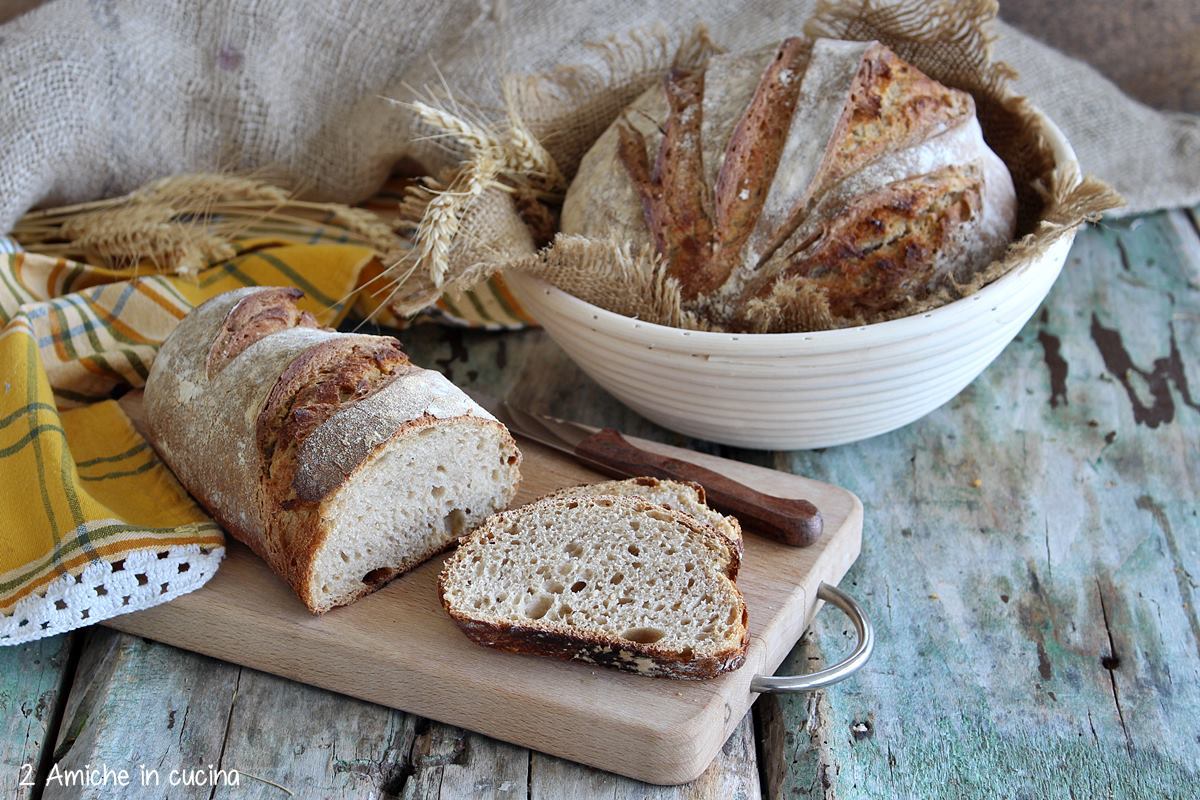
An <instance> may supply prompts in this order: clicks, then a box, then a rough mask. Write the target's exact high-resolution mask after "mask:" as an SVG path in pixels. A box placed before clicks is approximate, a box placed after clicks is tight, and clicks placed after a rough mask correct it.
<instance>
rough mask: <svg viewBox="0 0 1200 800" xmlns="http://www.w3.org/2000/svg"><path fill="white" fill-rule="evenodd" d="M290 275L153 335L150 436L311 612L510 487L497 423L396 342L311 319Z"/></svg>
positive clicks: (499, 503) (469, 523)
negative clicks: (157, 344) (158, 344)
mask: <svg viewBox="0 0 1200 800" xmlns="http://www.w3.org/2000/svg"><path fill="white" fill-rule="evenodd" d="M299 297H300V292H299V291H298V290H295V289H288V288H278V287H276V288H260V287H255V288H248V289H239V290H236V291H233V292H227V293H225V294H222V295H219V296H217V297H215V298H213V299H212V300H210V301H208V302H207V303H205V304H204V305H202V306H200V307H199V308H197V309H196V310H194V311H193V312H192V313H191V314H189V315H188V316H187V317H186V318H185V319H184V320H183V321H182V322H181V323H180V324H179V327H178V328H176V330H175V331H174V332H173V333H172V334H171V336H170V337H169V338H168V339H167V341H166V342H165V343H164V344H163V346H162V349H161V350H160V351H159V354H158V356H157V358H156V359H155V361H154V365H153V368H152V369H151V371H150V377H149V379H148V380H147V382H146V411H147V422H148V423H149V431H150V436H151V439H152V441H153V443H154V445H155V447H156V448H157V449H158V451H159V453H161V455H162V457H163V459H164V460H165V461H166V462H167V464H169V465H170V467H171V469H172V470H173V471H174V472H175V474H176V475H177V476H178V477H179V479H180V481H181V482H182V483H183V484H184V486H186V487H187V488H188V490H189V491H190V492H191V493H192V494H193V495H195V497H196V498H197V499H198V500H199V501H200V502H201V503H202V504H203V505H204V506H205V507H206V508H207V509H208V510H209V512H210V513H211V514H212V515H213V517H214V518H215V519H216V520H217V521H218V522H219V523H220V524H221V525H222V527H224V528H225V529H226V530H228V531H229V532H230V533H231V534H232V535H233V536H235V537H236V538H238V539H240V540H241V541H243V542H245V543H246V544H247V545H249V546H250V547H251V549H253V550H254V551H255V552H256V553H257V554H258V555H259V556H261V557H262V558H263V559H264V560H265V561H266V562H267V564H268V565H270V567H271V569H272V570H274V571H275V572H276V573H277V574H278V575H280V576H281V577H283V578H284V579H285V580H286V581H287V582H288V583H289V584H291V586H292V588H293V589H294V590H295V591H296V594H297V595H299V597H300V599H301V600H302V601H303V602H304V604H305V605H306V606H307V607H308V608H309V610H310V611H312V612H313V613H318V614H319V613H322V612H324V611H327V610H329V609H330V608H333V607H334V606H340V605H345V604H346V603H350V602H352V601H354V600H355V599H357V598H359V597H361V596H363V595H365V594H367V593H369V592H372V591H374V590H375V589H378V588H379V587H380V586H382V585H384V584H385V583H387V582H388V581H389V580H391V579H392V578H394V577H395V576H397V575H399V574H400V573H402V572H404V571H406V570H408V569H411V568H412V567H415V566H416V565H418V564H420V563H421V562H422V561H424V560H426V559H428V558H429V557H430V556H432V555H434V554H435V553H438V552H440V551H441V550H444V549H445V548H446V547H447V546H449V545H450V544H451V543H452V542H453V541H454V540H455V539H456V538H457V537H459V536H460V535H462V534H463V533H464V532H465V531H467V530H470V529H471V528H472V527H473V526H474V525H476V524H478V523H479V522H481V521H482V520H484V519H486V518H487V517H488V516H489V515H490V514H492V513H494V512H496V511H499V510H500V509H503V508H505V507H506V506H507V505H508V503H509V501H510V500H511V499H512V497H513V495H514V493H515V492H516V486H517V482H518V480H519V478H520V472H519V463H520V459H521V455H520V453H519V452H518V450H517V447H516V444H515V442H514V441H513V439H512V436H510V435H509V433H508V430H507V429H506V428H505V427H504V426H503V425H501V424H500V423H499V422H497V421H496V420H495V419H494V418H493V417H492V416H491V415H490V414H488V413H487V412H486V411H484V410H483V409H482V408H480V407H479V406H478V405H476V404H475V403H474V402H473V401H472V400H471V399H470V398H469V397H467V396H466V395H465V394H463V392H462V391H460V390H459V389H458V388H457V387H456V386H454V384H452V383H451V382H450V381H448V380H447V379H446V378H445V377H444V376H442V375H441V374H440V373H438V372H434V371H432V370H425V369H421V368H420V367H417V366H415V365H413V364H411V363H410V362H409V360H408V357H407V356H405V354H404V352H403V351H402V350H401V348H400V344H399V342H397V341H396V340H395V339H392V338H390V337H386V336H359V335H352V334H345V333H338V332H336V331H331V330H325V329H322V328H319V327H317V325H316V322H315V321H314V320H313V318H312V317H311V316H309V315H308V314H306V313H304V312H303V311H301V310H300V309H299V308H298V307H297V305H296V301H297V299H298V298H299Z"/></svg>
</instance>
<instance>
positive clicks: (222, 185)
mask: <svg viewBox="0 0 1200 800" xmlns="http://www.w3.org/2000/svg"><path fill="white" fill-rule="evenodd" d="M330 229H332V232H334V233H338V232H340V235H341V238H344V239H346V240H347V241H350V242H353V243H356V244H361V245H364V246H368V247H371V248H372V249H374V250H376V251H377V252H379V253H380V254H383V255H385V256H386V257H387V258H393V257H395V254H396V253H398V252H400V251H401V250H404V249H405V248H406V246H407V243H406V241H405V240H404V239H403V238H402V237H401V236H399V234H397V233H396V232H395V231H394V230H393V229H392V227H391V226H389V225H388V224H387V223H386V222H385V221H383V220H382V219H381V218H379V217H378V216H376V215H375V214H373V213H371V212H370V211H367V210H365V209H357V208H351V207H349V206H345V205H341V204H339V203H315V202H309V201H302V200H297V199H295V198H293V197H292V196H291V195H290V194H289V193H288V192H286V191H285V190H283V189H281V188H279V187H277V186H273V185H271V184H269V183H267V182H265V181H263V180H260V179H256V178H252V177H246V176H240V175H226V174H218V173H196V174H185V175H173V176H170V177H167V178H162V179H160V180H156V181H153V182H151V183H149V184H146V185H145V186H143V187H141V188H140V189H137V190H136V191H134V192H131V193H130V194H127V195H124V196H121V197H116V198H109V199H106V200H99V201H93V202H89V203H78V204H75V205H71V206H65V207H61V208H54V209H46V210H43V211H37V212H32V213H30V214H27V215H26V216H25V217H24V218H22V219H21V220H20V221H19V222H18V223H17V225H16V226H15V227H14V229H13V232H12V235H13V237H14V238H15V239H16V240H17V241H18V242H20V243H21V245H22V246H23V247H25V248H26V249H27V250H32V251H37V252H42V253H47V254H51V255H61V256H66V257H76V258H80V259H81V260H85V261H91V262H97V263H100V264H103V265H105V266H108V267H111V268H114V269H129V268H133V269H135V270H136V269H137V267H138V266H139V265H140V264H142V263H143V262H146V261H148V262H149V263H150V264H152V265H153V266H154V268H155V269H158V270H168V269H170V270H174V271H176V272H179V273H183V274H194V273H195V272H198V271H199V270H201V269H204V268H206V267H208V266H209V265H210V264H213V263H216V262H220V261H225V260H228V259H229V258H232V257H234V256H235V255H236V254H237V252H238V250H237V247H236V245H235V241H236V240H237V239H239V238H244V237H247V236H254V235H261V236H269V237H272V238H277V239H282V240H284V241H294V242H308V241H311V240H312V239H313V238H314V237H315V236H317V235H319V234H322V233H329V232H330Z"/></svg>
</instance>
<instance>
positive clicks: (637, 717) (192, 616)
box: [105, 437, 862, 784]
mask: <svg viewBox="0 0 1200 800" xmlns="http://www.w3.org/2000/svg"><path fill="white" fill-rule="evenodd" d="M630 440H631V441H633V442H634V443H635V444H637V445H638V446H641V447H645V448H646V449H649V450H654V451H656V452H660V453H663V454H666V455H672V456H675V457H678V458H687V459H690V460H693V461H695V462H697V463H700V464H703V465H704V466H706V467H708V468H709V469H712V470H715V471H717V472H721V473H724V474H726V475H728V476H729V477H731V478H734V479H736V480H739V481H742V482H745V483H748V484H750V485H751V486H754V487H755V488H757V489H760V490H762V491H764V492H768V493H770V494H776V495H780V496H786V497H802V498H806V499H808V500H811V501H812V502H813V503H815V504H816V505H817V507H818V508H819V509H820V510H821V513H822V515H823V516H824V520H825V535H824V536H823V537H822V539H821V541H819V542H818V543H817V544H816V545H814V546H812V547H809V548H805V549H799V548H791V547H786V546H784V545H780V544H776V543H774V542H772V541H769V540H767V539H764V538H761V537H759V536H756V535H754V533H753V531H747V536H746V553H745V559H744V561H743V563H742V569H741V574H740V575H739V576H738V586H740V587H741V589H742V592H743V593H744V594H745V596H746V601H747V604H748V606H749V612H750V632H751V637H750V648H749V652H748V653H747V657H746V664H745V666H743V667H742V668H741V669H739V670H737V671H736V672H733V673H729V674H727V675H723V676H722V677H720V678H717V679H716V680H712V681H702V682H689V681H675V680H668V679H661V678H645V677H641V676H638V675H629V674H624V673H619V672H615V671H611V670H606V669H598V668H595V667H592V666H588V665H585V664H575V663H567V662H559V661H552V660H549V659H544V658H538V657H534V656H522V655H513V654H509V653H501V652H496V651H492V650H488V649H486V648H483V647H480V646H478V645H475V644H473V643H472V642H470V641H469V640H468V639H467V638H466V637H465V636H464V635H463V634H462V633H461V632H459V630H458V628H457V627H455V625H454V623H453V622H451V620H450V618H449V617H448V616H447V615H446V613H445V612H444V611H443V610H442V607H441V603H440V602H439V600H438V597H437V591H436V581H437V574H438V571H439V570H440V568H441V563H442V560H443V559H442V557H438V558H436V559H434V560H433V561H431V562H429V563H427V564H425V565H424V566H422V567H420V568H419V569H417V570H414V571H413V572H411V573H409V574H407V575H405V576H403V577H402V578H399V579H397V580H395V581H393V582H392V583H391V584H389V585H388V586H386V587H384V588H383V589H381V590H380V591H378V592H376V593H375V594H373V595H370V596H369V597H366V598H364V599H362V600H359V601H358V602H357V603H355V604H353V605H351V606H348V607H346V608H339V609H334V610H333V611H331V612H329V613H328V614H326V615H325V616H323V617H313V616H312V615H310V614H309V613H308V612H307V611H306V610H305V608H304V607H303V606H302V605H301V603H300V601H299V600H297V599H296V597H295V596H294V595H293V594H292V592H291V590H290V589H289V588H288V586H287V585H286V584H284V583H283V581H281V580H280V579H278V578H276V577H275V576H274V575H273V574H272V573H271V572H270V571H269V570H268V569H267V567H266V565H265V564H264V563H263V562H262V561H260V560H259V559H258V558H257V557H256V556H254V555H253V554H252V553H251V552H250V551H249V550H248V549H247V548H246V547H244V546H243V545H241V544H239V543H237V542H235V541H233V540H232V539H230V540H229V547H228V552H227V555H226V556H225V560H224V562H223V563H222V564H221V567H220V569H219V570H217V574H216V576H215V577H213V579H212V580H211V581H210V582H209V583H208V584H207V585H206V586H205V587H204V588H202V589H200V590H198V591H196V592H193V593H191V594H187V595H184V596H183V597H180V598H178V599H176V600H173V601H171V602H170V603H166V604H164V605H161V606H157V607H155V608H151V609H148V610H146V611H140V612H138V613H135V614H128V615H125V616H121V617H117V618H116V619H113V620H110V621H108V622H106V623H105V624H107V625H110V626H111V627H114V628H116V629H118V630H121V631H124V632H126V633H131V634H135V635H138V636H145V637H148V638H150V639H155V640H157V641H160V642H166V643H167V644H171V645H174V646H176V647H181V648H184V649H186V650H193V651H196V652H198V653H204V654H205V655H209V656H213V657H215V658H220V659H223V660H225V661H232V662H234V663H237V664H242V665H244V666H247V667H252V668H254V669H259V670H263V671H265V672H270V673H273V674H276V675H282V676H284V677H287V678H290V679H292V680H297V681H301V682H303V683H308V684H312V685H315V686H320V687H323V688H325V689H330V690H332V691H335V692H341V693H343V694H348V695H352V696H354V697H358V698H361V699H363V700H369V701H372V702H375V703H381V704H383V705H385V706H390V707H392V708H397V709H401V710H404V711H408V712H411V713H414V714H419V715H421V716H424V717H430V718H432V719H436V720H440V721H442V722H446V723H449V724H451V725H457V726H459V727H463V728H468V729H471V730H474V731H478V732H480V733H483V734H486V735H488V736H493V737H495V738H497V739H504V740H507V741H510V742H514V743H516V744H518V745H521V746H524V747H529V748H532V749H535V750H542V751H544V752H547V753H551V754H553V755H556V756H561V757H563V758H568V759H571V760H573V761H580V762H583V763H585V764H590V765H592V766H595V767H599V768H601V769H605V770H609V771H612V772H618V773H621V774H622V775H628V776H629V777H632V778H637V779H639V780H643V781H647V782H650V783H659V784H674V783H683V782H686V781H690V780H692V779H693V778H695V777H697V776H698V775H699V774H700V773H701V772H703V771H704V770H705V768H706V767H707V766H708V764H709V763H710V762H711V761H712V759H713V758H714V757H715V756H716V754H717V752H718V750H720V748H721V746H722V744H724V742H725V739H726V738H727V737H728V736H729V734H730V733H731V732H732V730H733V728H734V727H735V726H736V725H737V724H738V722H739V721H740V720H741V719H742V717H743V716H744V715H745V713H746V711H747V710H748V709H749V708H750V705H751V704H752V703H753V702H754V699H755V697H757V695H752V694H751V693H750V691H749V684H750V679H751V678H752V677H753V676H754V675H755V674H758V673H763V674H771V673H772V672H774V670H775V669H776V667H778V666H779V664H780V662H782V661H783V659H784V657H785V656H786V655H787V654H788V652H789V651H790V650H791V649H792V646H793V645H794V644H795V642H796V640H797V639H798V638H799V637H800V635H801V634H802V633H803V632H804V630H805V628H807V627H808V624H809V622H810V621H811V620H812V616H813V614H814V613H816V607H817V605H818V601H817V600H816V592H817V587H818V586H819V585H820V583H821V581H825V582H827V583H831V584H836V583H837V582H838V581H839V580H841V578H842V576H843V575H844V574H845V573H846V570H847V569H849V568H850V565H851V564H852V563H853V562H854V559H855V558H856V557H857V556H858V552H859V546H860V541H861V534H862V505H861V503H859V501H858V498H857V497H855V496H854V495H853V494H851V493H850V492H848V491H846V490H844V489H840V488H838V487H836V486H831V485H829V484H825V483H819V482H817V481H811V480H808V479H806V478H801V477H798V476H794V475H789V474H787V473H783V472H777V471H775V470H770V469H765V468H762V467H756V466H752V465H749V464H742V463H739V462H736V461H730V460H728V459H723V458H717V457H715V456H708V455H703V454H699V453H694V452H692V451H689V450H681V449H679V448H675V447H669V446H667V445H661V444H657V443H653V442H648V441H645V440H639V439H634V438H632V437H630ZM518 443H519V445H520V446H521V449H522V451H523V452H524V454H525V460H524V463H523V464H522V467H521V472H522V475H523V476H524V479H523V481H522V483H521V490H520V493H519V494H518V496H517V499H516V501H515V505H521V504H524V503H527V502H529V501H530V500H533V499H535V498H537V497H540V496H541V495H543V494H546V493H547V492H551V491H553V490H555V489H559V488H562V487H565V486H574V485H577V484H581V483H588V482H595V481H597V480H601V479H603V476H600V475H599V474H598V473H595V472H592V471H591V470H589V469H587V468H586V467H583V466H581V465H579V464H578V463H576V462H575V461H573V460H571V459H568V458H567V457H565V456H562V455H560V454H558V453H556V452H554V451H551V450H549V449H547V448H544V447H542V446H540V445H538V444H535V443H533V442H530V441H527V440H521V439H520V438H519V437H518ZM830 613H836V612H830ZM838 655H840V654H830V657H831V660H832V659H833V658H835V657H836V656H838ZM297 713H303V710H302V709H297Z"/></svg>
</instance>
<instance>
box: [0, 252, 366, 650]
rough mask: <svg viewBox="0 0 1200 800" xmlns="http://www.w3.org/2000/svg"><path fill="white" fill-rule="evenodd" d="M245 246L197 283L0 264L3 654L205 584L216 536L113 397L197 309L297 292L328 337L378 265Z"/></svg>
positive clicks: (53, 262)
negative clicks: (281, 290) (254, 292)
mask: <svg viewBox="0 0 1200 800" xmlns="http://www.w3.org/2000/svg"><path fill="white" fill-rule="evenodd" d="M245 246H246V247H247V248H256V249H248V250H247V251H246V252H243V253H242V255H240V256H238V257H237V258H234V259H232V260H230V261H228V262H226V263H223V264H220V265H218V266H215V267H211V268H210V269H208V270H206V271H204V272H202V273H200V274H199V275H198V276H197V277H194V278H187V277H176V276H166V275H149V276H144V277H136V278H133V279H128V278H127V277H126V276H125V275H124V274H123V273H118V272H113V271H109V270H105V269H100V268H96V267H89V266H85V265H82V264H77V263H73V262H69V261H66V260H63V259H55V258H50V257H47V256H39V255H35V254H27V253H20V252H17V253H0V325H2V326H3V327H2V328H0V367H2V369H3V376H2V381H3V385H0V486H2V487H3V488H2V490H0V491H2V494H0V644H17V643H20V642H25V641H29V640H31V639H36V638H39V637H42V636H49V635H52V634H55V633H61V632H63V631H68V630H71V629H74V628H78V627H80V626H83V625H87V624H90V623H93V622H98V621H100V620H103V619H107V618H109V617H112V616H115V615H117V614H122V613H126V612H129V611H135V610H137V609H141V608H146V607H148V606H152V605H156V604H158V603H161V602H164V601H166V600H169V599H171V598H173V597H176V596H178V595H180V594H184V593H186V592H190V591H192V590H193V589H196V588H198V587H199V586H201V585H203V584H204V583H205V582H206V581H207V580H208V579H209V578H210V577H211V576H212V575H213V573H214V571H215V570H216V568H217V565H218V564H219V562H220V560H221V558H222V556H223V555H224V552H225V549H224V536H223V534H222V532H221V530H220V528H218V527H217V526H216V524H214V523H213V522H212V520H210V519H209V518H208V517H207V516H206V515H205V514H204V512H203V511H201V510H200V508H199V507H197V506H196V504H195V503H194V502H193V501H192V499H191V498H190V497H189V496H188V494H187V492H185V491H184V490H183V488H182V487H181V486H180V485H179V483H178V482H177V481H176V480H175V478H174V477H173V476H172V475H171V473H170V472H169V471H168V470H167V468H166V467H165V466H164V465H163V464H162V463H161V462H160V461H159V460H158V458H157V456H156V455H155V453H154V450H153V449H152V448H151V447H150V446H149V445H148V444H147V443H146V441H145V440H144V439H142V437H141V436H140V435H139V434H138V433H137V432H136V431H135V430H134V428H133V426H132V425H131V423H130V421H129V419H128V418H127V417H126V416H125V414H124V413H123V412H122V410H121V407H120V406H119V405H118V404H117V403H116V402H114V401H113V400H111V399H109V398H111V397H112V396H114V395H116V394H118V393H120V392H121V391H123V390H124V389H126V388H129V387H140V386H142V385H144V383H145V380H146V376H147V375H148V374H149V369H150V364H151V362H152V361H153V359H154V354H155V352H156V351H157V349H158V346H159V344H160V343H161V342H162V341H163V339H165V338H166V336H167V335H168V334H169V333H170V332H171V330H172V329H173V328H174V327H175V325H176V324H177V323H178V322H179V320H180V319H182V318H183V317H184V315H186V314H187V313H188V311H190V310H191V309H192V308H193V307H194V306H196V305H198V304H199V303H201V302H203V301H204V300H207V299H208V298H210V297H213V296H215V295H217V294H220V293H221V292H224V291H228V290H230V289H236V288H240V287H243V286H253V285H274V286H280V285H288V286H297V287H299V288H300V289H302V290H304V292H305V298H304V300H303V301H302V305H303V306H304V307H305V308H306V310H308V311H310V312H312V313H313V314H314V315H315V316H316V317H317V318H318V320H320V321H321V322H322V323H323V324H325V325H336V324H337V323H338V322H339V321H340V320H341V319H342V317H343V316H345V314H346V313H347V311H348V307H347V305H348V300H347V298H349V297H350V296H351V295H352V293H353V290H354V289H355V287H356V286H358V285H359V283H360V281H361V280H363V276H364V275H365V274H366V273H367V272H369V270H365V268H366V267H367V266H368V265H369V264H372V261H373V253H372V251H370V250H368V249H366V248H362V247H357V246H350V245H339V244H313V245H290V246H266V245H265V244H264V243H261V242H260V243H254V242H249V243H245ZM374 264H375V265H376V268H377V265H378V262H377V261H374Z"/></svg>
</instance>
